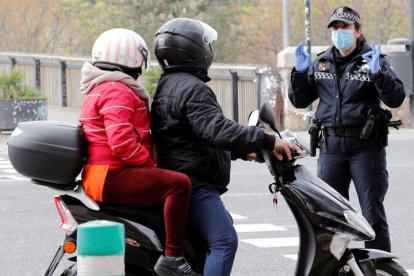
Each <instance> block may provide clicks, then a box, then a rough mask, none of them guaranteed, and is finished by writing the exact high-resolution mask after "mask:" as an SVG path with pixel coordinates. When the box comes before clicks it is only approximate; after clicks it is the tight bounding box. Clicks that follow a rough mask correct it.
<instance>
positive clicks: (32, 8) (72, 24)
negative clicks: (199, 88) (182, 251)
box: [0, 0, 410, 68]
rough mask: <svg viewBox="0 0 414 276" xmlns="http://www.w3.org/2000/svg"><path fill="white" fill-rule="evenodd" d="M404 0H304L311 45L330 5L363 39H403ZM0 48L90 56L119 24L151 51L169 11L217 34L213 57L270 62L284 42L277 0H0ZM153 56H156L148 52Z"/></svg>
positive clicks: (295, 16) (294, 37)
mask: <svg viewBox="0 0 414 276" xmlns="http://www.w3.org/2000/svg"><path fill="white" fill-rule="evenodd" d="M408 1H410V0H393V1H389V0H376V1H372V0H349V1H339V0H311V24H312V29H311V36H312V45H330V44H331V42H330V31H329V30H328V29H326V25H327V23H328V18H329V16H330V15H331V13H332V11H333V10H334V8H335V7H337V6H341V5H347V6H350V7H352V8H354V9H356V10H357V11H359V13H360V14H361V17H362V21H363V31H364V34H365V37H366V38H367V41H369V42H371V41H375V42H376V43H381V44H386V43H387V41H388V40H389V39H393V38H398V37H406V38H408V37H409V2H408ZM0 6H1V9H0V25H1V26H2V28H0V51H1V52H25V53H42V54H53V55H69V56H77V57H79V56H80V57H89V55H90V51H91V48H92V45H93V42H94V40H95V39H96V37H97V36H98V35H99V34H100V33H101V32H103V31H105V30H107V29H110V28H115V27H123V28H129V29H132V30H134V31H136V32H138V33H139V34H140V35H141V36H142V37H143V38H144V39H145V40H146V42H147V43H148V46H149V47H150V51H151V52H153V51H152V49H153V42H154V38H155V33H156V31H157V29H158V28H159V27H160V26H161V25H162V24H163V23H165V22H166V21H168V20H170V19H172V18H176V17H190V18H195V19H200V20H203V21H205V22H207V23H208V24H210V25H212V26H213V27H214V28H215V29H216V30H217V31H218V33H219V38H218V41H216V42H214V44H213V50H214V53H215V62H221V63H242V64H251V63H253V64H258V63H259V64H267V65H269V66H271V67H273V68H274V67H275V63H276V59H277V53H278V52H280V51H281V50H282V48H283V32H282V30H283V25H282V24H283V22H282V0H238V1H237V0H0ZM304 9H305V7H304V1H303V0H289V26H290V36H289V37H290V45H293V46H295V45H296V44H297V43H299V42H301V41H304V39H305V31H304V25H305V24H304ZM153 60H155V58H154V57H153Z"/></svg>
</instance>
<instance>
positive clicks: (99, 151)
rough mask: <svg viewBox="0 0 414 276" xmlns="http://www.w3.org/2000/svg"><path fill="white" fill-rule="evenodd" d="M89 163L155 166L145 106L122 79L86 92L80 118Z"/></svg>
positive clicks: (110, 165) (116, 166)
mask: <svg viewBox="0 0 414 276" xmlns="http://www.w3.org/2000/svg"><path fill="white" fill-rule="evenodd" d="M79 121H80V122H81V124H82V126H83V129H84V131H85V134H86V138H87V141H88V152H89V158H88V161H87V164H88V165H109V169H118V168H121V167H124V166H139V167H150V166H152V167H153V166H155V161H154V156H153V146H152V141H151V137H150V131H149V127H150V118H149V112H148V107H147V106H146V104H145V102H144V101H142V100H141V99H140V98H139V97H138V96H137V95H135V93H134V91H132V90H131V89H130V88H129V87H128V86H127V85H125V84H123V83H121V82H104V83H101V84H100V85H98V86H96V87H95V88H93V89H92V90H91V91H90V92H89V93H88V95H87V97H86V99H85V101H84V103H83V107H82V111H81V115H80V118H79Z"/></svg>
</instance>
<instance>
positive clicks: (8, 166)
mask: <svg viewBox="0 0 414 276" xmlns="http://www.w3.org/2000/svg"><path fill="white" fill-rule="evenodd" d="M12 168H13V166H12V165H11V164H8V165H0V169H12Z"/></svg>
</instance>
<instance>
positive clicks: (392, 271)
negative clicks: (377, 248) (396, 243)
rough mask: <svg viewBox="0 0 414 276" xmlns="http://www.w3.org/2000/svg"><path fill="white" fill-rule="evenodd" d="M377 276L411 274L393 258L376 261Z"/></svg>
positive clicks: (403, 275)
mask: <svg viewBox="0 0 414 276" xmlns="http://www.w3.org/2000/svg"><path fill="white" fill-rule="evenodd" d="M375 272H376V273H377V276H409V275H408V273H407V271H405V269H404V268H403V267H402V266H401V265H400V264H398V263H397V262H395V261H393V260H381V261H377V262H376V263H375Z"/></svg>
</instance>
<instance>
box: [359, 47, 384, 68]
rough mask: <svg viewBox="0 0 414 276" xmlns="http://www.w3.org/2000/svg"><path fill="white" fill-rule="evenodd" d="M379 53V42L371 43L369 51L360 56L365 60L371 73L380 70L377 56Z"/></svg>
mask: <svg viewBox="0 0 414 276" xmlns="http://www.w3.org/2000/svg"><path fill="white" fill-rule="evenodd" d="M380 54H381V46H380V45H379V44H377V45H375V44H374V43H372V44H371V51H369V52H368V53H365V54H363V55H362V58H363V59H364V60H365V61H366V62H367V64H368V67H369V70H370V71H371V73H372V74H375V73H378V71H379V70H380V66H379V57H380Z"/></svg>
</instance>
